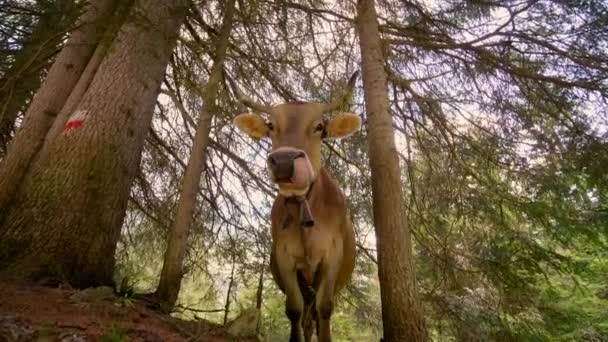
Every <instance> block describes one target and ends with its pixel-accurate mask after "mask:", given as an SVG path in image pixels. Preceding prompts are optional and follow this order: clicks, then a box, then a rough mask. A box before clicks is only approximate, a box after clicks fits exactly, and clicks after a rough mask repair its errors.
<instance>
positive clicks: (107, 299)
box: [0, 278, 255, 342]
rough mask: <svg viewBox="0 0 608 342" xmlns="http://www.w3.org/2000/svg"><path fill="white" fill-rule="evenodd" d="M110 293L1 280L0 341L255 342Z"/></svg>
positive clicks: (102, 290)
mask: <svg viewBox="0 0 608 342" xmlns="http://www.w3.org/2000/svg"><path fill="white" fill-rule="evenodd" d="M109 290H110V289H109V288H106V289H105V290H104V289H101V290H100V291H97V292H98V293H95V294H93V295H89V294H90V292H86V291H85V292H83V291H77V290H73V289H69V288H61V287H45V286H40V285H35V284H31V283H27V282H23V281H16V280H8V279H6V278H0V341H2V342H3V341H10V342H12V341H65V342H67V341H72V342H76V341H111V342H117V341H209V342H224V341H255V340H254V339H248V340H246V339H236V338H234V337H230V336H229V335H228V334H227V333H226V331H225V330H224V329H223V327H221V326H219V325H216V324H213V323H210V322H207V321H196V322H185V321H181V320H178V319H175V318H173V317H170V316H168V315H164V314H160V313H158V312H156V311H154V310H151V309H149V308H148V307H146V305H145V304H144V303H143V302H141V301H133V300H128V299H122V298H117V297H115V296H114V295H113V294H112V293H111V291H109ZM108 292H109V293H108Z"/></svg>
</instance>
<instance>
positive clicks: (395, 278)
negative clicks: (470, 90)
mask: <svg viewBox="0 0 608 342" xmlns="http://www.w3.org/2000/svg"><path fill="white" fill-rule="evenodd" d="M357 11H358V16H357V21H356V25H357V30H358V33H359V42H360V46H361V60H362V69H363V85H364V96H365V107H366V112H367V115H368V122H367V126H368V127H367V129H368V140H369V142H368V144H369V158H370V168H371V175H372V193H373V207H374V209H373V212H374V224H375V230H376V240H377V250H378V274H379V278H380V293H381V300H382V322H383V327H384V341H389V342H390V341H395V342H397V341H399V342H400V341H428V333H427V330H426V324H425V320H424V317H423V314H422V309H421V305H420V302H419V301H418V296H417V292H416V277H415V268H414V262H413V253H412V243H411V234H410V231H409V227H408V225H407V220H406V217H405V203H404V194H403V190H402V188H401V186H400V185H401V184H402V181H401V170H400V166H399V159H398V153H397V150H396V146H395V136H394V131H393V126H392V123H393V121H392V117H391V114H390V112H389V99H388V88H387V76H386V73H385V70H384V63H385V59H384V56H383V55H382V49H381V42H380V35H379V32H378V21H377V15H376V10H375V5H374V1H373V0H359V3H358V5H357Z"/></svg>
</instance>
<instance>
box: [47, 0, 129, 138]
mask: <svg viewBox="0 0 608 342" xmlns="http://www.w3.org/2000/svg"><path fill="white" fill-rule="evenodd" d="M133 3H134V0H121V1H119V2H118V3H117V4H116V8H115V10H114V15H113V16H112V18H111V20H110V21H109V23H108V25H107V26H106V29H105V31H104V34H103V36H102V37H101V39H100V41H99V44H97V47H96V49H95V52H94V53H93V56H92V57H91V58H90V59H89V63H87V66H86V68H85V69H84V71H83V72H82V75H81V76H80V79H79V80H78V83H76V86H74V89H73V90H72V92H71V93H70V96H69V97H68V99H67V100H66V102H65V104H64V105H63V108H62V109H61V112H59V115H57V118H56V119H55V120H54V121H53V125H52V126H51V129H50V130H49V132H48V133H47V135H46V138H45V140H44V141H45V144H43V145H42V148H43V149H44V146H45V145H46V142H48V141H52V140H54V139H55V138H56V137H57V135H59V134H60V133H61V131H62V130H63V126H64V125H65V123H66V122H67V121H68V119H69V117H70V115H71V114H72V113H74V110H75V109H76V107H77V106H78V104H79V103H80V101H81V100H82V97H83V96H84V93H85V92H86V91H87V89H89V86H90V85H91V82H92V81H93V77H95V74H96V73H97V69H98V68H99V66H100V65H101V62H102V61H103V59H104V57H105V56H106V54H107V52H108V48H109V47H110V44H111V43H112V42H113V41H114V38H116V34H118V31H119V30H120V27H121V26H122V25H123V24H124V23H125V20H127V17H128V16H129V12H130V11H131V8H132V6H133Z"/></svg>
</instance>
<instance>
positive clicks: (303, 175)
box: [290, 158, 312, 189]
mask: <svg viewBox="0 0 608 342" xmlns="http://www.w3.org/2000/svg"><path fill="white" fill-rule="evenodd" d="M311 176H312V175H311V170H310V166H309V165H308V161H307V160H306V159H305V158H296V159H295V160H294V162H293V176H292V177H291V179H290V185H291V186H292V187H294V188H296V189H304V188H306V187H307V186H308V184H309V183H310V178H311Z"/></svg>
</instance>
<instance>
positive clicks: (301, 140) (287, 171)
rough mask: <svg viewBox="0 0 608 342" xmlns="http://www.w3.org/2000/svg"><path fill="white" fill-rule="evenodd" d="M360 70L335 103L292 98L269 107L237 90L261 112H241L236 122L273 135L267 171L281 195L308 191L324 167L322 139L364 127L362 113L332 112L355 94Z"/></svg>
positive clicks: (256, 134) (251, 132)
mask: <svg viewBox="0 0 608 342" xmlns="http://www.w3.org/2000/svg"><path fill="white" fill-rule="evenodd" d="M357 74H358V73H357V72H356V73H354V74H353V76H352V77H351V79H350V81H349V82H348V89H347V91H346V95H343V96H339V97H337V98H336V100H335V101H333V102H332V103H307V102H291V103H284V104H280V105H276V106H272V107H270V106H264V105H262V104H259V103H256V102H254V101H252V100H251V99H249V98H246V97H244V96H243V95H242V94H240V93H239V94H238V96H239V99H240V101H241V102H242V103H243V104H245V105H246V106H247V107H250V108H252V109H254V110H256V111H258V112H260V113H259V114H258V113H244V114H240V115H238V116H237V117H236V118H235V119H234V124H235V125H236V126H237V127H238V128H239V129H240V130H241V131H243V132H245V133H246V134H248V135H249V136H251V137H252V138H255V139H261V138H270V140H271V142H272V150H271V152H270V153H269V154H268V158H267V165H268V171H269V174H270V177H271V180H272V181H273V182H274V183H276V184H277V185H278V186H279V192H280V193H281V194H282V195H284V196H286V197H291V196H301V195H304V194H306V192H307V191H308V189H309V187H310V185H311V184H312V182H313V181H314V180H315V178H316V177H317V175H318V174H319V170H320V169H321V142H322V140H323V139H340V138H344V137H346V136H349V135H351V134H352V133H354V132H355V131H357V130H358V129H359V127H361V119H360V118H359V116H357V115H355V114H352V113H344V112H339V113H333V112H334V111H336V110H337V109H338V108H339V107H340V106H341V105H342V104H343V103H344V102H345V100H346V99H347V98H348V97H350V96H351V95H352V91H353V88H354V84H355V81H356V79H357ZM237 91H238V90H237ZM330 114H331V116H330Z"/></svg>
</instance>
